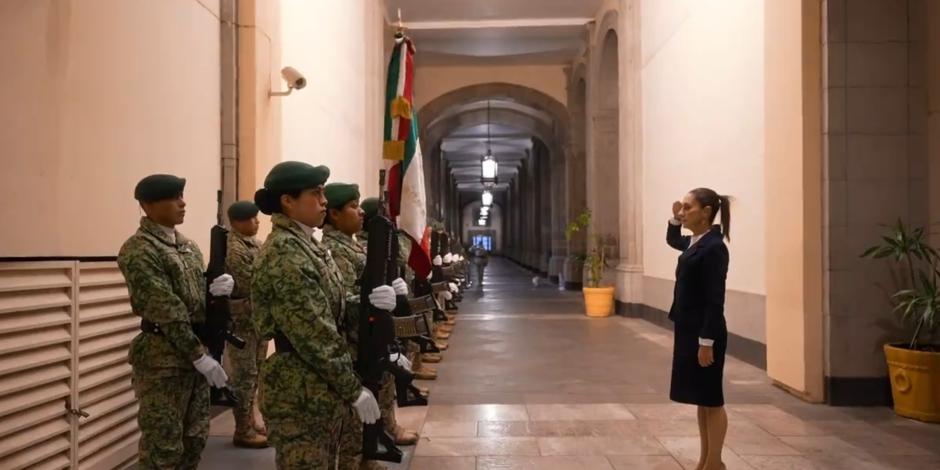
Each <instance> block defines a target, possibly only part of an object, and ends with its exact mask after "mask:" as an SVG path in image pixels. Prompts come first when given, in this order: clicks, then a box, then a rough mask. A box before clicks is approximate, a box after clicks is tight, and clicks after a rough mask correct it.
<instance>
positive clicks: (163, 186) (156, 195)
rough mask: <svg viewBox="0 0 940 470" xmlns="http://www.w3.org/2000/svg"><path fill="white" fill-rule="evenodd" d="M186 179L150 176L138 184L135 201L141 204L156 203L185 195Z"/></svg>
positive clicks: (135, 190) (171, 176)
mask: <svg viewBox="0 0 940 470" xmlns="http://www.w3.org/2000/svg"><path fill="white" fill-rule="evenodd" d="M185 186H186V179H185V178H180V177H178V176H173V175H150V176H148V177H146V178H144V179H142V180H140V182H138V183H137V186H136V187H135V188H134V199H137V200H138V201H140V202H155V201H162V200H164V199H174V198H177V197H179V196H180V195H181V194H183V188H184V187H185Z"/></svg>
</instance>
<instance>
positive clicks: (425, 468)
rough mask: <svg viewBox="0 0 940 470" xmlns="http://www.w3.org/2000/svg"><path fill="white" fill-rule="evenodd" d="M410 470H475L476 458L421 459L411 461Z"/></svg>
mask: <svg viewBox="0 0 940 470" xmlns="http://www.w3.org/2000/svg"><path fill="white" fill-rule="evenodd" d="M409 468H410V469H411V470H445V469H446V470H476V468H477V459H476V457H421V456H416V457H414V458H413V459H411V467H409Z"/></svg>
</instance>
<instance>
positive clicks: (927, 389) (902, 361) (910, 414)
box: [885, 344, 940, 423]
mask: <svg viewBox="0 0 940 470" xmlns="http://www.w3.org/2000/svg"><path fill="white" fill-rule="evenodd" d="M885 357H886V358H887V360H888V376H889V377H890V379H891V396H892V397H893V398H894V412H895V413H897V414H899V415H901V416H904V417H907V418H913V419H916V420H919V421H926V422H928V423H940V353H936V352H926V351H914V350H911V349H904V348H900V347H897V346H896V345H892V344H886V345H885Z"/></svg>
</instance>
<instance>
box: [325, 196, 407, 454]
mask: <svg viewBox="0 0 940 470" xmlns="http://www.w3.org/2000/svg"><path fill="white" fill-rule="evenodd" d="M326 199H327V201H329V202H327V217H326V226H325V227H324V229H323V239H324V241H325V242H326V245H327V247H329V249H330V252H331V253H332V254H333V259H335V260H336V264H337V265H338V266H339V269H340V271H341V272H342V273H343V279H345V281H346V292H347V293H348V294H349V297H348V299H347V301H346V309H347V312H348V314H347V318H348V322H349V323H354V324H355V325H357V326H358V325H359V315H360V309H359V291H360V290H359V278H360V277H361V276H362V272H363V271H364V270H365V267H366V245H362V244H360V243H359V241H358V240H356V234H357V233H359V232H361V231H362V228H363V218H364V215H365V212H363V210H362V209H360V207H359V186H358V185H355V184H344V183H331V184H328V185H326ZM392 285H393V286H394V287H395V290H396V294H399V295H408V285H407V284H406V283H405V281H404V280H403V279H396V280H395V282H393V283H392ZM349 339H350V343H351V347H352V348H353V349H355V348H356V343H357V340H358V331H357V332H356V335H349ZM389 359H390V360H392V361H396V362H398V364H399V365H400V366H402V367H405V368H407V369H409V370H410V369H411V364H410V361H408V360H407V358H405V357H404V356H400V355H398V354H395V355H394V356H393V357H390V358H389ZM377 398H378V401H379V409H380V410H381V411H382V420H383V424H384V425H385V430H386V431H387V432H388V433H389V434H391V435H392V436H394V437H395V443H396V444H398V445H414V444H417V443H418V434H417V433H415V432H413V431H408V430H406V429H404V428H402V427H401V426H399V425H398V422H397V420H396V419H395V377H394V376H393V375H392V374H391V373H388V372H386V373H385V375H384V377H383V382H382V389H381V390H380V391H379V396H378V397H377Z"/></svg>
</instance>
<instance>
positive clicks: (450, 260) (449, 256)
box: [444, 253, 454, 264]
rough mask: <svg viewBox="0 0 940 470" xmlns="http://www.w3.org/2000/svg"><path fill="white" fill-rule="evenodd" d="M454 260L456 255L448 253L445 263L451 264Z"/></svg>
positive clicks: (445, 256)
mask: <svg viewBox="0 0 940 470" xmlns="http://www.w3.org/2000/svg"><path fill="white" fill-rule="evenodd" d="M453 262H454V255H452V254H450V253H447V254H446V255H444V264H450V263H453Z"/></svg>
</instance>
